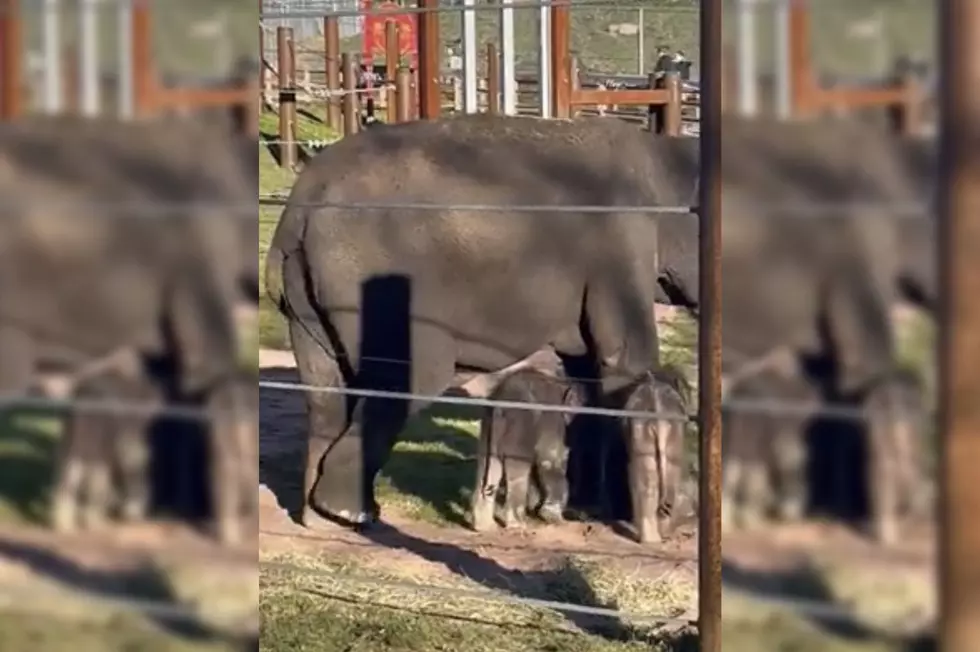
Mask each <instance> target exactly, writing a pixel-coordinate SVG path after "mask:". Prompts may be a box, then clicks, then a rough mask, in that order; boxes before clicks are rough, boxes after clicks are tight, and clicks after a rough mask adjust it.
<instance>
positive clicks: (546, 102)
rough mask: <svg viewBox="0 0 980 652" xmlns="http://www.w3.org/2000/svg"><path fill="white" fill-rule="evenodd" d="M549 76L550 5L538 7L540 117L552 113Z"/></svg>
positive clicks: (549, 115)
mask: <svg viewBox="0 0 980 652" xmlns="http://www.w3.org/2000/svg"><path fill="white" fill-rule="evenodd" d="M551 89H552V78H551V7H539V8H538V107H539V114H540V115H541V117H542V118H550V117H551V116H552V115H553V107H552V104H551V100H552V99H554V98H553V97H552V90H551Z"/></svg>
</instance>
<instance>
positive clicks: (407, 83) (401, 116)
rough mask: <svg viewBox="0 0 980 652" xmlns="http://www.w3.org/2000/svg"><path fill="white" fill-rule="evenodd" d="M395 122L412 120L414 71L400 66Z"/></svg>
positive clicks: (397, 79)
mask: <svg viewBox="0 0 980 652" xmlns="http://www.w3.org/2000/svg"><path fill="white" fill-rule="evenodd" d="M395 109H396V111H395V113H396V115H395V122H408V121H409V120H411V119H412V71H411V70H409V69H408V68H407V67H405V66H399V68H398V71H397V72H396V73H395Z"/></svg>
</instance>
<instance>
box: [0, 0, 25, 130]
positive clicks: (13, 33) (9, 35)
mask: <svg viewBox="0 0 980 652" xmlns="http://www.w3.org/2000/svg"><path fill="white" fill-rule="evenodd" d="M22 27H23V25H22V23H21V19H20V0H0V118H2V119H4V120H10V119H11V118H16V117H17V116H19V115H20V114H21V111H22V110H23V96H22V95H21V93H22V91H23V86H22V81H21V80H22V74H23V70H22V68H21V66H22V63H21V55H22V54H23V51H24V47H23V46H24V44H23V33H22Z"/></svg>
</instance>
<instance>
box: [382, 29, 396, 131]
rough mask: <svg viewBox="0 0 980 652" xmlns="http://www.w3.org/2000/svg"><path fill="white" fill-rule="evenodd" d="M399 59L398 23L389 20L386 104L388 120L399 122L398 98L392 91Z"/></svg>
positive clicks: (386, 55) (386, 36)
mask: <svg viewBox="0 0 980 652" xmlns="http://www.w3.org/2000/svg"><path fill="white" fill-rule="evenodd" d="M398 59H399V52H398V23H396V22H395V21H393V20H389V21H387V22H385V105H386V108H387V110H388V122H398V100H397V99H396V98H395V94H394V93H393V92H392V91H393V90H394V89H393V88H392V86H393V85H394V83H395V77H396V76H397V74H398V63H399V61H398Z"/></svg>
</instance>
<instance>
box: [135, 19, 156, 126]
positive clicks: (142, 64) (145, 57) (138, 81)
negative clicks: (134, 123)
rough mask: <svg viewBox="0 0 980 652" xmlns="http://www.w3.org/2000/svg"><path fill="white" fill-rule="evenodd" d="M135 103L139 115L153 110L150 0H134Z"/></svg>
mask: <svg viewBox="0 0 980 652" xmlns="http://www.w3.org/2000/svg"><path fill="white" fill-rule="evenodd" d="M132 16H133V91H134V92H133V104H134V112H135V113H136V115H137V116H144V115H146V114H147V113H149V112H151V111H152V110H153V93H154V91H155V89H156V82H155V80H154V78H153V43H152V40H151V34H152V28H151V25H150V6H149V2H148V0H133V7H132Z"/></svg>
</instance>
